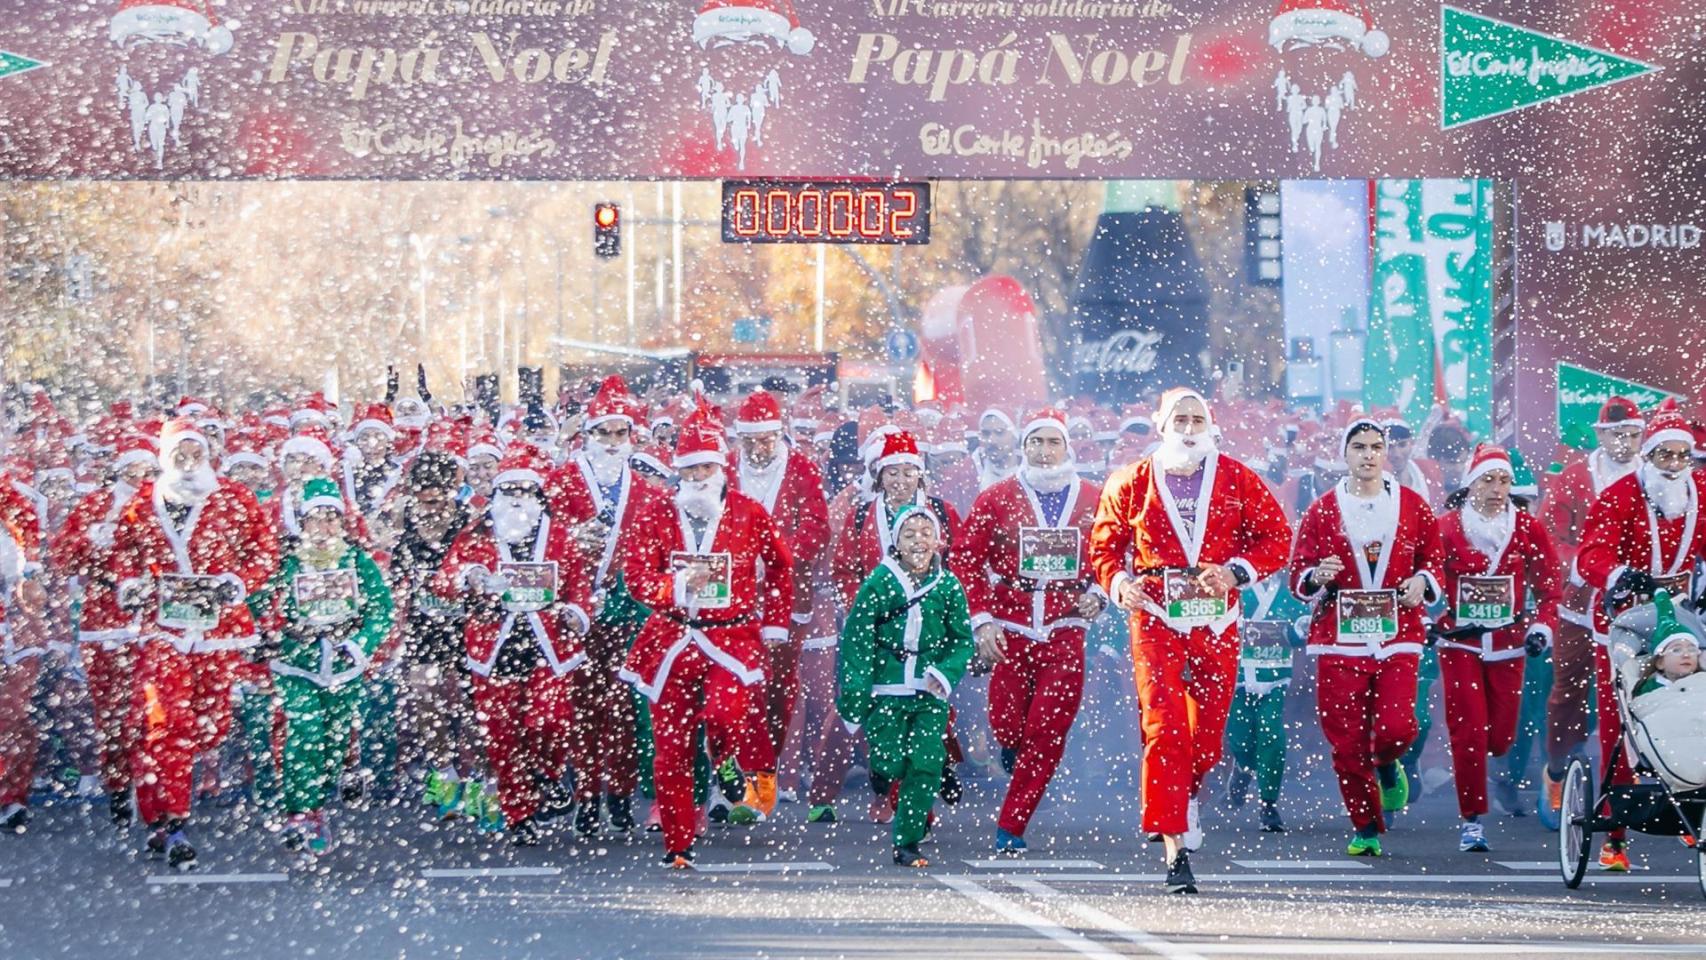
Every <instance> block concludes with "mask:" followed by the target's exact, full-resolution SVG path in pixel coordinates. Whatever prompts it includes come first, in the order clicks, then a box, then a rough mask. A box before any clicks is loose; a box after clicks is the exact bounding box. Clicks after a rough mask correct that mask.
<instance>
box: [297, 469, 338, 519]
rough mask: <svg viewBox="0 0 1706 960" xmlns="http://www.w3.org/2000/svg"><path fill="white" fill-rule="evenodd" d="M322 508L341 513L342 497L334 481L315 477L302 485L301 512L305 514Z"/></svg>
mask: <svg viewBox="0 0 1706 960" xmlns="http://www.w3.org/2000/svg"><path fill="white" fill-rule="evenodd" d="M324 508H330V509H333V510H336V511H337V512H338V513H340V514H342V513H343V512H344V497H343V494H342V493H341V492H339V490H338V485H337V484H336V483H334V482H332V481H331V480H328V479H326V478H325V477H315V478H313V479H312V480H309V481H308V482H307V483H305V484H303V485H302V512H303V513H305V514H307V513H312V512H313V511H315V510H320V509H324Z"/></svg>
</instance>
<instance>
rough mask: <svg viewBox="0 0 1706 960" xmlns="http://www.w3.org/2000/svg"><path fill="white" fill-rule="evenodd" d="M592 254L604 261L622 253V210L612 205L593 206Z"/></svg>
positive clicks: (600, 204)
mask: <svg viewBox="0 0 1706 960" xmlns="http://www.w3.org/2000/svg"><path fill="white" fill-rule="evenodd" d="M592 252H593V253H596V254H598V255H599V256H600V257H602V258H604V259H606V260H608V259H610V258H611V257H614V256H616V255H618V254H620V253H621V252H622V208H621V207H618V206H617V205H616V204H614V203H599V204H594V205H593V208H592Z"/></svg>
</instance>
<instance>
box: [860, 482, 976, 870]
mask: <svg viewBox="0 0 1706 960" xmlns="http://www.w3.org/2000/svg"><path fill="white" fill-rule="evenodd" d="M913 519H921V520H922V521H925V522H928V523H929V524H930V525H931V527H933V528H934V529H935V530H936V540H937V543H938V544H940V542H941V539H942V531H941V528H940V521H939V520H938V519H937V518H936V516H935V514H934V512H933V511H930V510H927V509H923V508H920V507H917V506H914V505H910V504H909V505H907V506H905V507H902V508H901V509H900V510H898V511H896V512H895V514H894V516H893V517H892V518H891V520H890V527H891V529H892V530H893V531H894V532H895V535H894V537H893V538H892V539H893V540H894V541H895V543H896V544H897V545H898V544H899V543H900V541H901V535H900V534H901V527H902V526H903V525H905V524H906V523H907V521H909V520H913ZM974 650H975V646H974V645H973V643H972V632H971V613H970V611H969V609H968V608H967V606H966V594H965V589H964V588H963V587H962V586H961V585H960V581H959V580H958V579H956V578H955V577H954V575H953V574H952V573H949V572H948V571H947V569H946V568H944V567H943V565H942V561H941V557H940V555H939V553H938V554H935V555H932V556H931V557H930V558H929V560H928V566H927V567H926V568H925V569H924V572H922V573H919V574H914V573H912V572H910V571H908V570H907V569H906V567H905V566H903V565H902V562H901V559H900V556H899V554H898V552H897V549H893V548H891V554H890V556H888V557H886V558H884V559H883V562H882V563H880V564H879V565H878V566H877V568H876V569H875V570H873V571H872V572H871V574H870V575H869V576H867V577H866V578H865V581H864V583H862V584H861V585H860V587H859V592H858V594H857V595H856V596H855V597H854V599H853V607H852V609H851V610H849V611H848V613H847V621H846V623H845V625H844V626H843V627H842V631H841V651H840V652H841V658H840V667H839V679H840V689H839V692H838V693H837V695H836V698H835V705H836V709H837V710H839V711H840V713H841V717H842V719H843V720H844V722H846V724H847V725H848V728H849V729H850V730H858V729H859V728H861V727H863V728H864V731H865V740H866V742H867V743H868V744H869V746H870V768H871V787H872V789H874V790H876V791H877V793H878V794H886V793H888V791H889V788H890V786H891V785H893V784H899V797H898V801H897V803H896V810H895V817H894V848H895V849H894V860H895V863H897V864H902V865H904V866H913V867H922V866H926V865H927V863H926V861H925V859H924V858H923V857H922V856H921V855H920V854H919V852H918V843H919V841H921V840H923V839H924V834H925V832H926V831H927V830H928V829H929V820H930V807H931V804H932V803H933V802H934V800H935V797H936V792H937V790H938V789H939V788H940V787H941V785H942V766H943V764H944V763H946V762H947V748H946V747H945V746H944V742H943V733H944V732H945V731H946V730H947V727H948V697H949V695H950V694H951V693H952V692H953V689H954V684H956V683H958V682H959V680H960V678H961V677H962V676H964V675H965V672H966V668H967V667H968V666H969V665H970V663H971V658H972V654H973V652H974Z"/></svg>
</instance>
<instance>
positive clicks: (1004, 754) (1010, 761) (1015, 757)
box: [1001, 747, 1019, 773]
mask: <svg viewBox="0 0 1706 960" xmlns="http://www.w3.org/2000/svg"><path fill="white" fill-rule="evenodd" d="M1018 765H1019V751H1017V750H1015V749H1013V748H1012V747H1002V748H1001V769H1003V770H1005V771H1007V772H1008V773H1012V772H1013V768H1014V767H1016V766H1018Z"/></svg>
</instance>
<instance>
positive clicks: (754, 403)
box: [735, 387, 782, 435]
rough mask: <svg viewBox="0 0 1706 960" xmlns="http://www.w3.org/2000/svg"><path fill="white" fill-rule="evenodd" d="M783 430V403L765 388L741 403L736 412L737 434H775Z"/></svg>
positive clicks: (755, 391)
mask: <svg viewBox="0 0 1706 960" xmlns="http://www.w3.org/2000/svg"><path fill="white" fill-rule="evenodd" d="M780 429H782V402H781V401H780V400H777V399H776V395H775V394H774V393H771V392H770V391H768V390H766V389H764V388H763V387H760V388H758V389H757V390H754V391H753V392H752V394H751V395H750V396H748V397H747V398H746V399H745V400H743V401H741V404H740V409H739V410H736V411H735V433H738V434H743V435H744V434H749V433H774V432H775V431H777V430H780Z"/></svg>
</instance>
